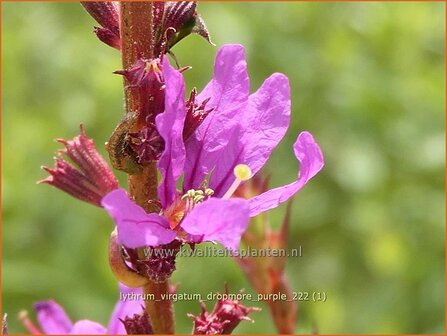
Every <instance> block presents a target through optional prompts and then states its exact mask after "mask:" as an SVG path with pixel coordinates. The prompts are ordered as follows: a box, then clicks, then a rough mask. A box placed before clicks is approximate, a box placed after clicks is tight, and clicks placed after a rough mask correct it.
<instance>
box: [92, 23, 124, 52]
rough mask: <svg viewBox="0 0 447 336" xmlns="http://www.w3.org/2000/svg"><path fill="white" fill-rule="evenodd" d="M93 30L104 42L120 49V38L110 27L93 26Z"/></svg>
mask: <svg viewBox="0 0 447 336" xmlns="http://www.w3.org/2000/svg"><path fill="white" fill-rule="evenodd" d="M93 31H94V33H95V34H96V36H97V37H98V38H99V39H100V40H101V41H102V42H104V43H105V44H107V45H109V46H110V47H112V48H115V49H118V50H120V49H121V39H120V38H119V36H116V35H115V34H114V33H112V31H111V30H110V29H108V28H98V27H95V29H94V30H93Z"/></svg>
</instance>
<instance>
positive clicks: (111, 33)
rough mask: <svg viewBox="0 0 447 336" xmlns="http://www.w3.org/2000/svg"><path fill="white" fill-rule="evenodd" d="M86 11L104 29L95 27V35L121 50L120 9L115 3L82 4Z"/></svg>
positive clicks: (87, 2)
mask: <svg viewBox="0 0 447 336" xmlns="http://www.w3.org/2000/svg"><path fill="white" fill-rule="evenodd" d="M81 5H82V6H83V7H84V8H85V10H86V11H87V12H88V13H89V14H90V15H91V16H92V17H93V18H94V19H95V20H96V22H98V23H99V24H100V25H101V26H102V28H99V27H95V30H94V32H95V34H96V36H98V38H99V39H100V40H101V41H102V42H104V43H105V44H107V45H109V46H111V47H113V48H115V49H118V50H120V49H121V40H120V28H119V21H120V17H119V8H118V6H119V5H118V3H116V2H114V1H97V2H95V1H94V2H90V1H85V2H81Z"/></svg>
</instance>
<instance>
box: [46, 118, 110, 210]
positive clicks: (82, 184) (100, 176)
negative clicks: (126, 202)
mask: <svg viewBox="0 0 447 336" xmlns="http://www.w3.org/2000/svg"><path fill="white" fill-rule="evenodd" d="M57 141H58V142H60V143H62V144H63V145H64V146H65V149H61V150H59V153H58V154H59V155H58V157H56V158H55V167H54V168H48V167H42V168H43V169H44V170H45V171H47V172H48V173H49V174H50V176H48V177H47V178H46V179H44V180H41V181H39V183H46V184H50V185H52V186H54V187H56V188H58V189H60V190H62V191H65V192H66V193H68V194H70V195H71V196H73V197H75V198H78V199H80V200H82V201H85V202H88V203H90V204H93V205H97V206H101V199H102V198H103V197H104V196H105V195H106V194H108V193H109V192H111V191H112V190H114V189H117V188H118V180H117V179H116V177H115V175H114V174H113V172H112V171H111V170H110V168H109V166H108V165H107V163H106V161H105V160H104V159H103V158H102V156H101V155H100V154H99V153H98V151H97V150H96V147H95V144H94V142H93V140H92V139H89V138H88V137H87V136H86V134H85V131H84V128H83V126H82V125H81V132H80V134H79V135H78V136H76V137H74V138H73V139H72V140H64V139H58V140H57ZM63 156H66V157H68V158H69V159H70V160H71V161H72V162H73V164H74V165H72V164H70V163H69V162H67V161H66V160H65V159H64V157H63Z"/></svg>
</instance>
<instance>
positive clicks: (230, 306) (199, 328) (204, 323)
mask: <svg viewBox="0 0 447 336" xmlns="http://www.w3.org/2000/svg"><path fill="white" fill-rule="evenodd" d="M225 293H226V295H223V298H222V299H220V300H219V301H217V303H216V305H215V307H214V310H213V311H212V312H211V313H208V312H207V310H206V306H205V304H204V303H203V302H201V309H202V310H201V313H200V315H199V316H194V315H192V314H188V316H189V317H191V318H192V319H193V320H194V330H193V334H198V335H212V334H222V335H229V334H231V333H232V332H233V330H234V329H235V328H236V327H237V326H238V325H239V323H240V322H241V321H251V322H253V320H252V319H250V318H249V317H248V314H250V313H251V312H254V311H259V310H260V309H259V308H256V307H245V306H244V305H242V304H241V303H240V302H239V300H232V299H230V298H228V296H229V295H228V288H225Z"/></svg>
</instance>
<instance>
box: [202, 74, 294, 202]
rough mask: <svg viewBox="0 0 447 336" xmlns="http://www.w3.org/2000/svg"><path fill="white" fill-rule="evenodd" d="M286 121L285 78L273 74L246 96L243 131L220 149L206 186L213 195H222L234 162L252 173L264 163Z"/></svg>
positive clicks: (279, 138)
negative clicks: (221, 151) (219, 154)
mask: <svg viewBox="0 0 447 336" xmlns="http://www.w3.org/2000/svg"><path fill="white" fill-rule="evenodd" d="M289 122H290V86H289V80H288V78H287V77H286V76H284V75H283V74H280V73H275V74H273V75H271V76H270V77H269V78H267V79H266V80H265V81H264V83H263V84H262V86H261V87H260V88H259V89H258V91H256V92H255V93H254V94H252V95H251V96H250V97H249V100H248V105H247V108H246V109H245V110H244V111H241V119H240V123H241V130H243V131H242V132H240V133H238V135H237V140H236V141H233V142H234V143H233V144H231V145H230V144H229V145H228V148H226V150H225V151H223V152H224V153H223V155H221V156H220V161H219V162H218V164H217V165H216V168H215V170H214V171H213V179H212V180H211V183H210V187H211V188H213V189H214V192H215V195H216V196H217V197H219V196H222V195H223V194H224V193H225V192H226V190H227V189H228V188H229V187H230V185H231V184H232V183H233V181H234V175H233V168H234V166H236V165H237V164H239V163H243V164H246V165H248V166H249V167H250V169H251V170H252V172H253V175H254V174H256V173H257V172H258V171H259V170H260V169H261V168H262V167H263V166H264V164H265V163H266V162H267V160H268V158H269V157H270V155H271V154H272V151H273V150H274V149H275V148H276V146H277V145H278V144H279V142H280V141H281V140H282V138H283V137H284V135H285V134H286V132H287V128H288V127H289ZM229 163H231V164H229Z"/></svg>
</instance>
